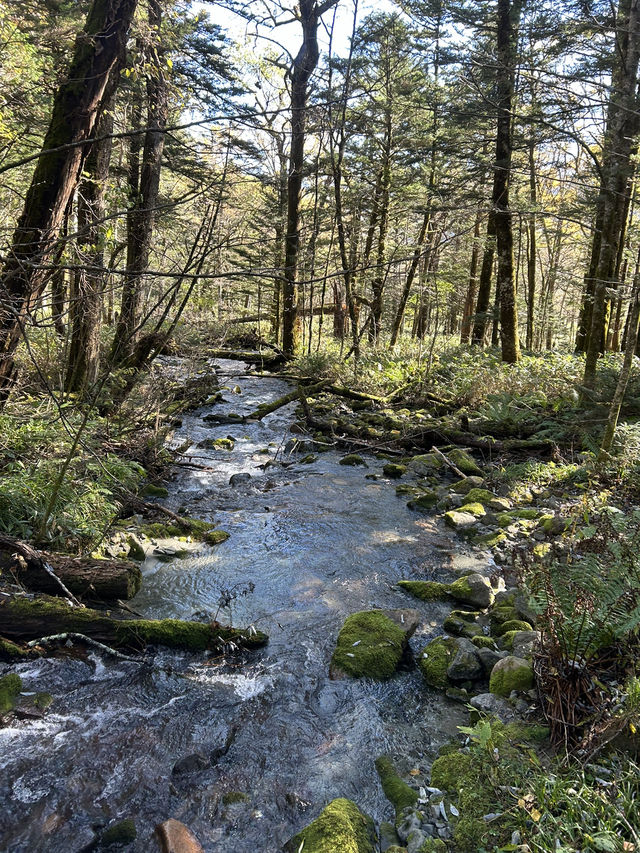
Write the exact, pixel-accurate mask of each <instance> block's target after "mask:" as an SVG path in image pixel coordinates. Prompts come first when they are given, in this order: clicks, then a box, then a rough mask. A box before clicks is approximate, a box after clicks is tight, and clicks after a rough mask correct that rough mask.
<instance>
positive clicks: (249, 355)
mask: <svg viewBox="0 0 640 853" xmlns="http://www.w3.org/2000/svg"><path fill="white" fill-rule="evenodd" d="M207 355H208V356H209V357H210V358H228V359H230V360H231V361H246V362H247V364H267V365H276V364H284V361H285V357H284V356H283V355H281V354H280V353H277V352H258V351H257V350H227V349H214V350H209V352H208V353H207Z"/></svg>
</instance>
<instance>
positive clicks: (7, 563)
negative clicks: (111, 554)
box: [0, 536, 142, 601]
mask: <svg viewBox="0 0 640 853" xmlns="http://www.w3.org/2000/svg"><path fill="white" fill-rule="evenodd" d="M47 565H48V566H50V567H51V569H52V570H53V573H54V575H55V577H54V576H52V574H51V572H50V571H48V570H47V568H46V566H47ZM0 567H1V568H3V569H6V570H7V571H9V572H10V573H11V574H12V575H13V577H14V578H15V579H16V581H17V582H18V583H20V584H22V586H24V587H25V588H26V589H29V590H31V591H32V592H45V593H49V594H50V595H60V592H61V589H60V584H59V583H58V582H57V581H56V578H58V579H59V580H60V581H62V584H63V585H64V587H66V588H67V589H68V590H69V591H70V592H71V593H72V594H73V595H74V596H78V597H81V598H90V599H99V600H101V601H116V600H117V599H119V598H121V599H125V600H126V599H129V598H133V596H134V595H135V594H136V593H137V592H138V590H139V589H140V584H141V583H142V573H141V571H140V567H139V566H138V565H136V564H135V563H133V562H130V561H129V560H94V559H92V558H89V557H71V556H67V555H65V554H49V553H47V552H46V551H36V549H35V548H32V547H31V546H30V545H27V544H26V543H25V542H19V541H18V540H16V539H12V538H11V537H9V536H0Z"/></svg>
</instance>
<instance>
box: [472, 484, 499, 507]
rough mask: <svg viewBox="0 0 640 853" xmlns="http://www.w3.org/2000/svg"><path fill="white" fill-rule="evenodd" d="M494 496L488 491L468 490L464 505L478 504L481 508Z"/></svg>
mask: <svg viewBox="0 0 640 853" xmlns="http://www.w3.org/2000/svg"><path fill="white" fill-rule="evenodd" d="M495 497H496V496H495V495H494V494H493V492H490V491H489V490H488V489H478V488H474V489H470V490H469V491H468V492H467V500H466V503H479V504H482V505H483V506H486V505H488V504H489V502H490V501H492V500H493V499H494V498H495Z"/></svg>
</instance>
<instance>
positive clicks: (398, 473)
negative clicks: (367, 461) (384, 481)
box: [382, 462, 407, 480]
mask: <svg viewBox="0 0 640 853" xmlns="http://www.w3.org/2000/svg"><path fill="white" fill-rule="evenodd" d="M382 471H383V473H384V475H385V477H390V478H391V479H392V480H398V479H400V477H402V475H403V474H406V471H407V466H406V465H397V464H395V463H393V462H391V463H389V464H388V465H385V466H384V467H383V469H382Z"/></svg>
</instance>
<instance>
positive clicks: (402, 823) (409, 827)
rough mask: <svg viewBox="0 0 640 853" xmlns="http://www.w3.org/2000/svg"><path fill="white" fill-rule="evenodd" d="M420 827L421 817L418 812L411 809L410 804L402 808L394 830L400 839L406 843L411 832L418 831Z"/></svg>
mask: <svg viewBox="0 0 640 853" xmlns="http://www.w3.org/2000/svg"><path fill="white" fill-rule="evenodd" d="M421 827H422V818H421V816H420V812H417V811H415V809H412V808H411V806H409V807H407V808H406V809H403V810H402V818H401V819H400V820H399V821H398V823H397V824H396V832H397V833H398V837H399V838H400V841H402V842H403V843H406V841H407V839H408V838H409V836H410V835H411V833H412V832H415V831H416V830H417V831H420V828H421Z"/></svg>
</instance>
